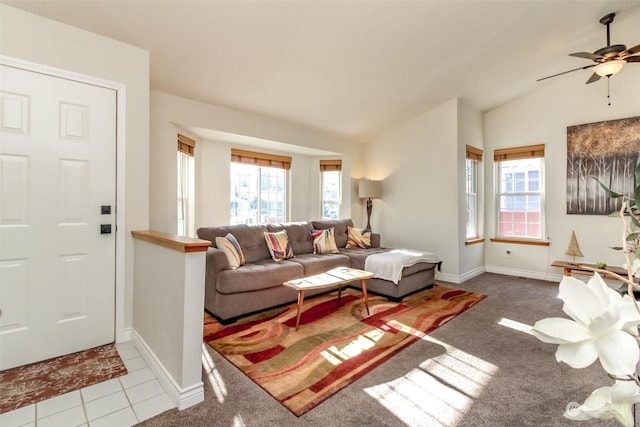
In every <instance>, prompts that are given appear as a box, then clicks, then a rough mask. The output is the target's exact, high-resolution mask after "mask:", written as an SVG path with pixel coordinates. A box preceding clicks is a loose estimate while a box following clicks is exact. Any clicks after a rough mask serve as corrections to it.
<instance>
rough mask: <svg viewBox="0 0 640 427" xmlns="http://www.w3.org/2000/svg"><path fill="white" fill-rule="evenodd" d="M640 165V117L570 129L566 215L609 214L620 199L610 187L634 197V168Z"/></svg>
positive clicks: (618, 204)
mask: <svg viewBox="0 0 640 427" xmlns="http://www.w3.org/2000/svg"><path fill="white" fill-rule="evenodd" d="M638 162H640V116H638V117H630V118H626V119H619V120H610V121H606V122H597V123H588V124H584V125H577V126H568V127H567V213H568V214H580V215H609V214H610V213H611V212H613V211H616V210H619V209H620V203H622V200H621V198H617V199H612V198H610V197H608V196H607V194H606V192H605V191H604V190H603V189H602V187H601V186H600V184H598V181H596V180H595V179H593V178H592V177H595V178H598V179H599V180H600V181H602V182H603V183H604V184H606V185H608V186H609V188H615V189H617V191H618V192H620V193H622V194H624V195H625V196H628V197H631V198H633V197H634V194H633V193H634V189H635V186H636V183H635V174H634V171H635V168H636V165H637V164H638Z"/></svg>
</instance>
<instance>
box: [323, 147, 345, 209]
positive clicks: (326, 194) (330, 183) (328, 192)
mask: <svg viewBox="0 0 640 427" xmlns="http://www.w3.org/2000/svg"><path fill="white" fill-rule="evenodd" d="M341 177H342V160H340V159H335V160H320V186H321V193H320V207H321V210H322V212H320V215H321V216H322V219H338V218H339V217H340V204H341V200H342V185H341V181H342V180H341Z"/></svg>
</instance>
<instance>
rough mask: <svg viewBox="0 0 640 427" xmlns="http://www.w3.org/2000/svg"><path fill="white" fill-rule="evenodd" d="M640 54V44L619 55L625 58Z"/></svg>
mask: <svg viewBox="0 0 640 427" xmlns="http://www.w3.org/2000/svg"><path fill="white" fill-rule="evenodd" d="M638 52H640V44H639V45H637V46H634V47H630V48H629V49H627V50H625V51H624V52H620V54H618V57H620V58H624V57H625V56H627V55H635V54H636V53H638Z"/></svg>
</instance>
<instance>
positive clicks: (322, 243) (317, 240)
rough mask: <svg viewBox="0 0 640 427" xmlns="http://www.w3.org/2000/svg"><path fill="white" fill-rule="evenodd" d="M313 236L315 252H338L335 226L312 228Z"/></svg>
mask: <svg viewBox="0 0 640 427" xmlns="http://www.w3.org/2000/svg"><path fill="white" fill-rule="evenodd" d="M311 237H312V238H313V253H314V254H337V253H338V246H337V245H336V237H335V228H334V227H331V228H327V229H326V230H311Z"/></svg>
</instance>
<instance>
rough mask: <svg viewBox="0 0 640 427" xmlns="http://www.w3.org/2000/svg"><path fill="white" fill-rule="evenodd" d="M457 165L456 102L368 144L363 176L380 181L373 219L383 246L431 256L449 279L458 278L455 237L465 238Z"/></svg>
mask: <svg viewBox="0 0 640 427" xmlns="http://www.w3.org/2000/svg"><path fill="white" fill-rule="evenodd" d="M459 163H460V162H459V156H458V101H457V100H455V99H454V100H451V101H448V102H446V103H444V104H442V105H440V106H439V107H436V108H434V109H433V110H430V111H427V112H425V113H423V114H421V115H419V116H417V117H415V118H413V119H411V120H409V121H407V122H405V123H402V124H400V125H398V126H395V127H394V128H392V129H391V130H389V131H387V132H386V133H384V134H383V135H381V136H379V137H377V138H375V139H374V140H373V141H371V142H370V143H369V144H368V146H367V157H366V164H367V178H370V179H377V180H382V181H383V183H382V198H381V200H375V201H374V206H373V214H372V218H371V226H372V228H373V229H374V231H376V230H377V231H379V232H380V233H381V234H382V244H383V245H384V246H389V247H402V248H409V249H417V250H423V251H429V252H434V253H436V254H438V255H440V257H441V258H442V259H443V266H442V270H443V272H444V273H445V274H447V275H451V276H452V277H453V276H455V277H457V276H458V275H459V274H460V271H459V239H460V238H462V239H464V234H463V235H462V236H460V230H459V224H458V209H459V195H458V190H459V189H458V187H459V184H458V182H459V179H461V178H459V170H458V168H457V166H459ZM462 172H463V173H464V168H463V169H462Z"/></svg>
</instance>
